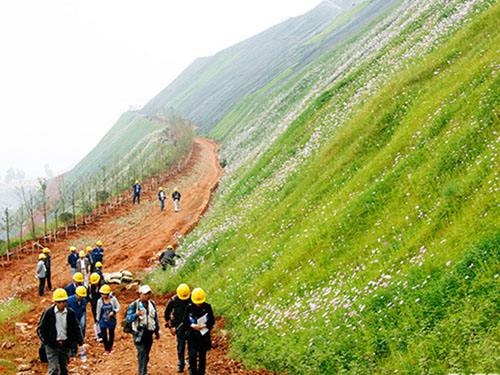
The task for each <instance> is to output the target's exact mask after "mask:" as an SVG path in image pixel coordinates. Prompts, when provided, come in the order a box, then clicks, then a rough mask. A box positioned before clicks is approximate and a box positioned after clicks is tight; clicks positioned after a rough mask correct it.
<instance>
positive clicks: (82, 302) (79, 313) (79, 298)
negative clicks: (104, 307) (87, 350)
mask: <svg viewBox="0 0 500 375" xmlns="http://www.w3.org/2000/svg"><path fill="white" fill-rule="evenodd" d="M66 306H67V307H69V308H70V309H71V310H73V311H74V312H75V315H76V320H78V323H80V328H81V330H82V337H83V338H85V324H86V320H87V288H85V287H84V286H82V285H80V286H79V287H77V288H76V293H75V294H73V295H72V296H70V297H68V301H67V303H66ZM76 351H77V345H73V346H72V348H71V356H72V357H74V356H76Z"/></svg>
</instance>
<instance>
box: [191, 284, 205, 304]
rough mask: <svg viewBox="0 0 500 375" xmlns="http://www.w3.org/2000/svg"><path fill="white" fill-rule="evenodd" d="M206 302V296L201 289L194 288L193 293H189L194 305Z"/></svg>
mask: <svg viewBox="0 0 500 375" xmlns="http://www.w3.org/2000/svg"><path fill="white" fill-rule="evenodd" d="M206 300H207V294H206V293H205V291H204V290H203V289H201V288H194V289H193V293H191V301H193V303H194V304H196V305H200V304H202V303H203V302H205V301H206Z"/></svg>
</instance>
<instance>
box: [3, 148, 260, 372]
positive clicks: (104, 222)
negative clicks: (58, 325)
mask: <svg viewBox="0 0 500 375" xmlns="http://www.w3.org/2000/svg"><path fill="white" fill-rule="evenodd" d="M217 151H218V147H217V145H216V144H215V143H213V142H212V141H210V140H207V139H203V138H197V139H195V143H194V148H193V153H192V156H191V159H190V160H189V162H188V164H187V166H186V167H185V168H184V169H183V170H182V171H181V172H180V173H178V174H176V175H174V176H172V177H171V178H170V179H169V181H168V182H167V183H166V184H165V186H164V187H165V188H166V191H167V192H170V191H172V189H173V188H174V187H178V188H179V190H180V191H181V193H182V200H181V209H182V210H181V211H180V212H178V213H175V212H174V211H173V207H172V202H171V200H168V201H167V204H166V209H165V211H163V212H160V209H159V203H158V201H157V199H156V191H151V192H146V193H145V194H143V196H142V197H141V198H142V202H141V206H140V207H138V206H135V207H134V206H132V205H131V204H128V205H124V206H122V207H119V208H117V209H116V210H115V211H113V212H112V213H111V214H108V215H103V216H101V217H100V219H99V220H98V221H96V222H94V223H92V224H91V225H88V226H86V227H85V228H84V229H83V230H81V231H78V232H76V233H75V234H72V235H70V237H68V238H67V239H65V240H64V241H60V242H56V243H55V244H52V245H51V246H50V248H51V250H52V254H51V255H52V269H53V271H52V273H53V276H52V280H53V284H54V286H55V287H63V286H65V285H67V284H68V283H70V281H71V280H70V272H69V268H68V265H67V263H66V257H67V255H68V250H67V249H68V247H69V246H71V245H74V246H77V247H78V248H79V249H81V248H82V247H85V246H87V245H92V244H94V243H95V241H96V240H98V239H100V240H102V241H103V242H104V245H105V246H104V248H105V253H104V272H114V271H121V270H124V269H127V270H129V271H132V272H133V273H134V275H137V276H138V277H139V278H140V277H141V274H142V273H144V271H147V270H148V269H150V268H152V267H154V266H156V259H157V254H158V252H159V251H161V250H163V249H165V247H166V246H167V245H168V244H175V242H176V241H175V238H176V237H177V236H179V235H185V234H186V233H188V232H189V231H190V230H191V229H192V228H193V227H194V226H196V224H197V222H198V221H199V220H200V218H201V216H202V215H203V213H204V212H205V211H206V210H207V208H208V205H209V202H210V197H211V194H212V192H213V191H214V190H215V188H216V187H217V184H218V181H219V179H220V177H221V175H222V170H221V168H220V166H219V161H218V158H217ZM167 196H169V194H167ZM35 265H36V255H32V256H25V257H24V258H22V259H19V260H15V261H13V262H12V263H11V264H10V265H9V267H4V268H2V269H0V271H1V273H0V301H1V300H3V299H4V298H7V297H10V296H17V297H20V298H22V299H23V300H26V301H29V302H32V303H33V306H34V308H33V309H32V310H31V311H29V312H28V313H26V314H25V315H24V316H23V317H22V318H21V319H20V318H18V320H17V321H20V322H24V323H27V324H28V326H27V327H26V328H25V329H24V330H20V329H16V328H15V324H14V323H15V322H13V321H10V322H7V323H5V324H3V325H1V326H0V340H2V341H0V353H1V354H0V358H10V359H16V361H15V363H16V366H17V365H21V366H26V367H30V369H29V370H28V371H26V372H23V374H42V373H46V371H47V370H46V366H45V365H43V364H41V363H39V361H38V360H37V355H38V346H39V340H38V338H37V337H36V334H35V327H36V323H37V321H38V318H39V316H40V314H41V312H42V311H43V309H44V308H46V307H47V306H49V305H50V299H49V297H45V298H39V297H38V296H37V295H36V294H37V293H36V290H37V280H36V278H35V275H34V269H35ZM136 288H137V286H136V285H134V286H132V285H131V286H129V287H128V288H127V287H122V286H115V287H114V291H115V293H116V296H117V297H118V299H119V300H120V303H121V305H122V311H121V312H120V314H119V316H120V317H121V318H123V315H124V314H125V310H126V308H127V306H128V304H129V303H131V302H132V301H133V300H134V299H135V298H136V297H137V294H136ZM154 299H155V301H156V303H157V306H158V308H159V312H160V318H161V319H160V322H161V326H162V330H161V338H160V340H158V341H155V343H154V345H153V349H152V352H151V359H150V365H149V371H150V374H151V375H154V374H173V373H175V371H176V366H177V354H176V349H175V338H174V337H173V336H172V335H171V334H170V332H169V331H167V330H165V329H164V328H163V325H164V321H163V311H164V308H165V303H166V300H167V297H166V296H155V298H154ZM91 316H92V314H91V313H90V311H88V312H87V339H86V343H87V357H88V360H87V363H86V368H83V367H82V364H81V361H80V359H74V360H72V361H71V363H70V369H71V372H72V373H74V374H101V375H107V374H123V375H125V374H135V373H137V370H136V368H137V367H136V366H137V363H136V351H135V347H134V345H133V343H132V339H131V336H130V335H126V334H124V333H123V332H122V329H121V327H120V326H118V327H117V329H116V336H117V337H116V341H115V350H114V353H113V354H112V355H110V356H103V355H102V354H103V351H104V350H103V348H102V346H101V345H100V344H98V343H97V342H96V341H95V340H94V339H93V332H92V329H91V327H92V323H93V320H92V317H91ZM213 341H214V349H213V350H211V351H210V352H209V355H208V371H207V373H208V374H258V373H265V372H253V371H249V370H245V369H244V368H243V367H242V366H241V365H240V364H239V363H237V362H236V361H234V360H232V359H229V358H228V357H227V355H226V353H227V348H228V343H227V338H226V337H225V334H224V330H223V321H222V320H221V319H218V320H217V325H216V329H215V335H214V340H213ZM9 342H12V343H13V344H14V345H13V346H11V344H9ZM2 366H3V365H2V363H1V362H0V372H3V371H4V370H5V369H4V368H3V367H2ZM186 373H187V371H186Z"/></svg>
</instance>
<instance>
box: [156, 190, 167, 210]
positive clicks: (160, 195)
mask: <svg viewBox="0 0 500 375" xmlns="http://www.w3.org/2000/svg"><path fill="white" fill-rule="evenodd" d="M166 198H167V195H166V194H165V191H163V188H162V187H160V188H159V189H158V200H159V201H160V211H163V210H164V209H165V199H166Z"/></svg>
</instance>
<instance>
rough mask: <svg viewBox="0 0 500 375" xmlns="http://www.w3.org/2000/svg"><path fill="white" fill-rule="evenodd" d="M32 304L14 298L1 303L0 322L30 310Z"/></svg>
mask: <svg viewBox="0 0 500 375" xmlns="http://www.w3.org/2000/svg"><path fill="white" fill-rule="evenodd" d="M30 308H31V305H30V304H29V303H26V302H23V301H21V300H20V299H17V298H14V299H11V300H8V301H4V302H2V303H0V324H2V323H4V322H5V321H7V320H9V319H12V318H14V317H16V316H18V315H21V314H23V313H25V312H26V311H29V309H30Z"/></svg>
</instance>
